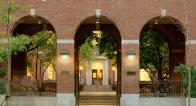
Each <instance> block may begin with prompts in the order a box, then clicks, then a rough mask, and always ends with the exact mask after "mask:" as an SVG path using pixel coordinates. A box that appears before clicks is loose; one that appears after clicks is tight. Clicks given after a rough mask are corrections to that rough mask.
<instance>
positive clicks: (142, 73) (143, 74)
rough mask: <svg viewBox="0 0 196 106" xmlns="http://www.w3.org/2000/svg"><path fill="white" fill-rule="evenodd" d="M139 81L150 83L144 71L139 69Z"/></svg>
mask: <svg viewBox="0 0 196 106" xmlns="http://www.w3.org/2000/svg"><path fill="white" fill-rule="evenodd" d="M140 81H151V79H150V77H149V75H148V73H147V72H146V71H145V70H144V69H140Z"/></svg>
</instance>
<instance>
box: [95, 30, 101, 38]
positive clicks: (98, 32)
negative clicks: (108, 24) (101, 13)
mask: <svg viewBox="0 0 196 106" xmlns="http://www.w3.org/2000/svg"><path fill="white" fill-rule="evenodd" d="M93 33H94V34H95V35H96V36H97V37H101V34H102V31H100V30H95V31H93Z"/></svg>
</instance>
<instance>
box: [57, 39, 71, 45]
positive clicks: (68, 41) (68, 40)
mask: <svg viewBox="0 0 196 106" xmlns="http://www.w3.org/2000/svg"><path fill="white" fill-rule="evenodd" d="M57 44H74V40H73V39H57Z"/></svg>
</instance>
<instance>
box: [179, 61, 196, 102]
mask: <svg viewBox="0 0 196 106" xmlns="http://www.w3.org/2000/svg"><path fill="white" fill-rule="evenodd" d="M175 72H176V73H180V74H182V75H183V86H184V88H185V92H186V94H187V95H188V86H189V72H190V73H191V95H190V96H191V97H194V98H196V69H195V67H194V66H193V65H184V64H180V65H179V66H176V67H175Z"/></svg>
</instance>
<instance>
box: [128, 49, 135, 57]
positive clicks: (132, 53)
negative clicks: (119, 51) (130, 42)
mask: <svg viewBox="0 0 196 106" xmlns="http://www.w3.org/2000/svg"><path fill="white" fill-rule="evenodd" d="M135 55H136V53H135V52H134V51H131V50H129V51H128V52H127V56H128V59H134V58H135Z"/></svg>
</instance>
